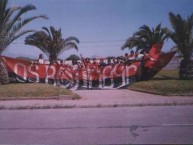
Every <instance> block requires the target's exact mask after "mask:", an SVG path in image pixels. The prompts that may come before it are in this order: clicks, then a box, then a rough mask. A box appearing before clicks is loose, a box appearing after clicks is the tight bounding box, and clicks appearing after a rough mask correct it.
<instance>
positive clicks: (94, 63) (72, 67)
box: [36, 50, 148, 88]
mask: <svg viewBox="0 0 193 145" xmlns="http://www.w3.org/2000/svg"><path fill="white" fill-rule="evenodd" d="M146 56H148V55H147V53H146V52H144V53H143V54H141V53H139V52H134V51H133V50H132V51H131V52H130V54H128V53H125V55H124V56H120V57H116V58H115V57H114V58H107V59H104V58H101V59H99V60H97V59H96V58H93V59H89V58H84V57H83V56H82V55H81V56H80V57H81V60H72V63H71V64H69V62H67V61H65V60H58V61H55V62H53V61H52V62H49V64H56V65H57V66H58V68H59V70H58V75H57V77H58V78H60V76H61V75H62V73H64V72H65V71H66V70H69V71H70V72H71V73H72V76H71V77H72V78H73V82H72V84H74V85H75V84H78V85H79V84H80V83H82V84H83V85H84V84H86V86H87V87H88V88H89V86H91V87H92V86H93V84H98V85H100V80H101V81H103V80H102V79H100V77H101V76H100V74H102V73H103V69H104V68H105V67H106V66H111V70H113V67H114V66H115V65H116V64H122V66H124V65H130V64H132V63H133V62H135V61H141V62H142V61H143V60H144V57H146ZM36 63H37V64H45V60H44V56H43V54H40V55H39V58H38V59H37V61H36ZM83 73H87V74H83ZM85 76H86V78H85ZM91 76H92V79H90V77H91ZM85 80H86V81H87V82H84V81H85ZM95 82H98V83H95ZM111 82H112V81H111ZM104 83H105V82H102V84H104Z"/></svg>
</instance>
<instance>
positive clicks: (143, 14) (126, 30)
mask: <svg viewBox="0 0 193 145" xmlns="http://www.w3.org/2000/svg"><path fill="white" fill-rule="evenodd" d="M9 4H10V5H20V6H24V5H26V4H34V5H35V6H36V7H37V10H35V11H31V12H30V13H29V15H39V14H46V15H47V16H48V17H49V20H41V19H38V20H35V21H33V22H32V23H31V24H29V25H28V26H26V27H25V29H28V28H32V29H36V30H41V28H42V27H43V26H46V27H49V26H51V25H52V26H54V27H55V28H57V29H59V28H61V29H62V34H63V38H67V37H69V36H75V37H77V38H79V40H80V44H78V46H79V51H78V52H77V51H75V50H69V51H65V52H64V53H63V54H62V55H61V56H60V57H61V58H66V57H67V56H69V55H70V54H77V55H80V54H81V53H82V54H83V56H86V57H92V56H94V55H96V56H100V57H106V56H119V55H123V54H124V53H125V52H129V50H128V49H126V50H124V51H122V50H121V49H120V47H121V46H122V45H123V43H124V42H125V40H126V39H127V38H128V37H130V36H132V34H133V33H134V32H135V31H137V30H138V29H139V27H140V26H142V25H144V24H146V25H148V26H150V27H155V26H156V25H158V24H159V23H161V24H162V26H163V27H169V28H171V26H170V23H169V20H168V13H169V12H170V11H172V12H173V13H175V14H177V13H179V14H181V15H182V16H183V17H185V18H187V16H188V15H190V14H191V13H192V12H193V0H9ZM29 15H26V16H29ZM24 39H25V37H23V38H21V39H19V40H17V41H16V42H15V43H14V44H13V45H10V46H9V48H8V49H7V50H6V51H5V52H4V55H9V56H13V57H16V56H28V57H31V58H36V57H37V55H38V54H39V53H40V51H39V50H38V49H36V48H34V47H31V46H27V45H24ZM173 45H174V44H173V42H172V41H171V40H169V41H168V42H166V43H165V44H164V47H163V50H164V51H167V50H169V49H170V48H171V47H172V46H173Z"/></svg>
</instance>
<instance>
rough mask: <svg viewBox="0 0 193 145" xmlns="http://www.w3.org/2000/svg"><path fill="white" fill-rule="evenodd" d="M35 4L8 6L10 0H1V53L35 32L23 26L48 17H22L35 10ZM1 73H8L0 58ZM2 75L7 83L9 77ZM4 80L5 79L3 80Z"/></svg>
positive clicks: (1, 78) (0, 77) (0, 76)
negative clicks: (19, 39)
mask: <svg viewBox="0 0 193 145" xmlns="http://www.w3.org/2000/svg"><path fill="white" fill-rule="evenodd" d="M35 9H36V7H35V6H34V5H26V6H24V7H20V6H11V7H8V0H1V1H0V55H1V54H2V52H3V51H4V50H5V49H6V48H7V46H8V45H10V44H11V43H12V42H13V41H14V40H16V39H18V38H19V37H21V36H23V35H25V34H26V33H29V32H33V31H34V30H22V28H23V27H24V26H25V25H27V24H28V23H30V22H31V21H33V20H35V19H37V18H43V19H47V16H45V15H39V16H32V17H29V18H24V19H23V18H22V16H23V15H24V14H25V13H27V12H29V11H31V10H35ZM0 67H1V70H0V71H1V74H7V72H5V70H6V69H5V66H4V65H3V62H2V60H1V59H0ZM3 76H7V75H0V80H1V82H2V83H7V82H8V78H4V77H3ZM2 80H3V81H2ZM5 80H6V81H5Z"/></svg>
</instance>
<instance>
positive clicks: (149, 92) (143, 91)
mask: <svg viewBox="0 0 193 145" xmlns="http://www.w3.org/2000/svg"><path fill="white" fill-rule="evenodd" d="M128 90H131V91H135V92H141V93H147V94H152V95H159V96H164V97H167V96H172V97H175V96H182V97H183V96H186V97H192V96H193V95H192V94H191V95H189V94H164V93H158V92H151V91H145V90H137V89H130V88H129V89H128Z"/></svg>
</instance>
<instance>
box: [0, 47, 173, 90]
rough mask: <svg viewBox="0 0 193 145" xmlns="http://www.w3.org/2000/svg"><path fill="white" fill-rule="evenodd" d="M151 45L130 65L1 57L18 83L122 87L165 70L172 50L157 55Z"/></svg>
mask: <svg viewBox="0 0 193 145" xmlns="http://www.w3.org/2000/svg"><path fill="white" fill-rule="evenodd" d="M156 47H157V46H153V47H152V49H151V50H150V52H149V55H148V57H145V56H144V57H143V58H142V60H140V61H139V60H138V61H135V60H132V61H131V62H130V63H125V62H121V63H115V64H107V65H103V66H100V65H98V64H97V65H96V64H92V63H90V64H89V65H83V63H82V62H79V63H78V64H79V65H78V64H76V65H73V64H69V63H67V64H62V65H61V64H59V63H54V64H38V63H32V62H31V61H27V60H22V59H15V58H10V57H6V56H2V59H3V60H4V63H5V64H6V66H7V70H8V73H9V77H12V78H14V79H15V80H17V81H18V82H38V83H39V82H40V83H48V84H53V85H59V86H62V87H64V88H69V89H81V88H87V89H91V88H100V89H103V88H122V87H126V86H128V85H130V84H132V83H133V82H135V81H140V80H142V79H143V80H148V79H150V78H152V77H153V76H154V75H155V74H156V73H157V72H158V71H160V70H161V69H162V68H163V67H165V66H166V65H167V64H168V62H169V61H170V60H171V59H172V57H173V56H174V54H175V51H173V52H169V53H161V52H159V53H157V52H155V50H157V48H156Z"/></svg>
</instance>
